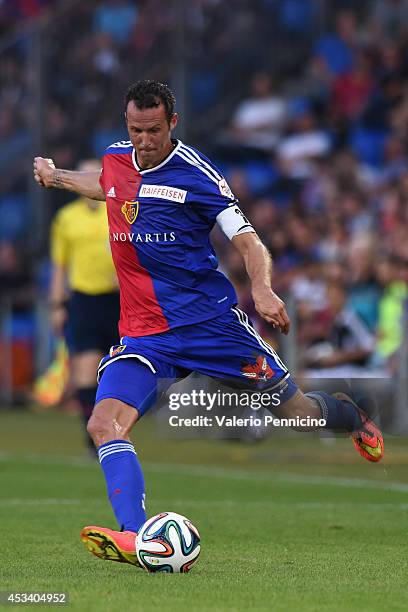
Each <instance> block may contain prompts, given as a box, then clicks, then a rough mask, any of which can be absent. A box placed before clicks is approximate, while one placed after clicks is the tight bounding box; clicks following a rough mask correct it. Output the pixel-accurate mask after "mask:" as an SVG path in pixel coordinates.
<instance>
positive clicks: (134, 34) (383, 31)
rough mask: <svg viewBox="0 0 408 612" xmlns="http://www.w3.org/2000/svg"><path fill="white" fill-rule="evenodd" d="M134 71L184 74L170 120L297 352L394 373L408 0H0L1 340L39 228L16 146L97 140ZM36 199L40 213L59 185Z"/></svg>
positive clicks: (29, 330)
mask: <svg viewBox="0 0 408 612" xmlns="http://www.w3.org/2000/svg"><path fill="white" fill-rule="evenodd" d="M34 32H37V33H38V32H40V33H41V35H42V40H43V45H42V60H41V62H42V63H41V65H42V71H41V74H40V73H39V70H38V65H37V67H36V65H35V63H34V64H33V63H32V61H33V60H32V53H33V47H32V45H31V42H32V38H33V36H34ZM40 77H41V86H42V88H43V91H42V108H41V117H42V118H43V133H42V134H41V138H40V139H38V136H37V141H34V140H33V138H34V137H33V133H34V132H35V130H36V129H38V125H37V123H38V121H40V119H41V117H40V116H39V114H38V109H37V111H36V109H35V104H34V101H33V93H32V92H33V90H35V86H36V79H37V80H38V78H40ZM141 77H150V78H157V79H160V80H162V81H164V82H167V83H169V84H170V86H173V87H177V86H179V87H181V86H183V91H182V92H181V91H179V90H178V89H176V95H177V96H178V99H179V102H180V101H181V103H182V104H181V108H180V107H179V110H182V112H183V116H182V129H183V134H182V135H183V138H184V139H185V140H187V141H188V142H189V144H193V145H195V146H197V147H198V148H200V149H201V150H203V151H204V152H206V153H208V154H209V156H210V157H211V158H212V159H213V160H214V161H215V163H217V164H218V165H219V166H220V168H221V169H222V170H223V172H224V173H225V175H226V177H227V179H228V181H229V184H230V186H231V188H232V190H233V192H234V193H235V195H236V196H237V197H238V198H239V199H240V202H241V205H242V208H243V210H244V211H245V213H246V214H247V215H248V216H249V217H250V219H251V220H252V222H253V224H254V225H255V227H256V229H257V230H258V232H259V234H260V236H261V237H262V239H263V240H264V242H265V244H266V245H267V246H268V247H269V249H270V251H271V254H272V256H273V259H274V288H275V289H276V291H277V292H278V293H279V294H280V295H281V296H283V297H284V298H285V299H286V300H289V301H290V302H291V303H292V302H293V304H294V308H292V313H293V312H294V313H295V318H296V321H297V326H296V327H297V355H296V357H297V365H298V368H299V369H300V370H307V371H309V372H310V373H313V372H318V373H320V374H323V373H324V372H328V373H330V374H331V375H333V376H335V375H336V374H339V375H346V376H353V375H356V376H359V375H365V374H368V375H369V374H370V373H371V374H372V375H378V374H379V373H384V372H387V373H389V372H390V373H393V372H394V371H395V368H396V359H395V355H396V351H397V350H398V347H399V346H400V343H401V340H402V338H403V336H404V329H405V328H404V313H406V310H407V308H406V305H407V301H408V155H407V153H408V151H407V144H408V140H407V135H408V134H407V129H408V86H407V85H408V81H407V77H408V0H363V1H361V2H352V1H345V0H327V1H319V0H235V1H234V2H227V1H225V0H190V1H189V2H188V3H187V2H183V1H182V0H181V1H179V2H177V1H175V2H162V1H160V0H134V1H132V0H105V1H101V0H88V1H87V2H77V1H76V0H70V1H69V2H67V1H63V0H60V1H58V0H19V1H18V0H2V1H1V0H0V78H1V90H0V168H1V170H0V300H1V299H3V303H4V298H5V297H7V296H8V298H10V296H11V297H12V300H13V306H12V310H13V315H12V317H13V321H12V324H10V323H9V322H5V321H4V318H5V317H3V334H2V337H3V340H4V335H5V333H6V332H7V333H8V334H12V335H13V338H14V341H13V345H14V347H15V349H14V350H15V351H17V352H18V350H19V349H18V346H20V345H21V346H24V347H25V348H24V350H23V353H24V354H25V355H29V354H30V351H31V350H32V348H30V346H31V347H32V344H33V341H34V340H33V339H34V337H35V329H34V327H35V324H34V321H35V317H34V315H33V312H34V304H35V303H36V297H38V295H39V294H40V291H41V287H42V286H44V285H45V284H46V280H44V279H45V277H46V274H44V269H46V265H44V262H46V261H47V244H46V242H45V241H44V240H42V241H40V243H38V241H35V240H34V241H33V237H32V236H30V227H31V225H30V224H31V220H32V219H33V217H34V216H35V211H33V202H32V198H31V197H30V193H31V194H32V187H30V180H31V179H30V178H29V171H30V168H31V156H32V153H33V152H35V153H37V154H38V153H40V154H44V155H45V154H46V155H47V156H49V157H52V158H53V159H54V160H55V163H56V165H57V166H60V167H67V168H72V167H75V166H76V164H77V163H78V161H79V160H80V159H83V158H88V157H100V156H101V154H102V152H103V150H104V148H105V147H106V146H107V145H109V144H110V143H111V142H114V141H117V140H121V139H122V138H125V137H126V133H125V132H124V123H123V115H122V113H123V108H122V95H123V92H124V90H125V89H126V87H127V86H128V84H129V83H130V82H132V81H134V80H137V79H138V78H141ZM39 142H40V143H41V145H42V147H43V148H42V150H41V151H39V152H38V151H34V146H38V143H39ZM30 190H31V191H30ZM48 200H49V201H48V207H49V215H48V217H49V218H46V221H47V224H49V221H50V218H51V216H52V214H53V212H55V210H56V209H57V208H58V207H60V206H61V205H62V204H63V203H65V202H66V201H68V200H69V195H67V194H66V193H63V192H53V193H50V194H49V196H48ZM214 243H215V246H216V248H217V252H218V253H219V254H220V265H221V267H222V269H224V270H225V271H226V272H227V273H228V274H229V276H230V278H231V279H232V280H233V282H234V284H235V286H236V287H237V289H238V293H239V298H240V305H241V306H242V307H243V308H244V309H246V310H247V311H248V312H249V313H250V314H251V315H252V317H253V319H254V321H256V325H257V326H258V328H259V330H260V331H261V333H262V334H263V335H264V336H265V337H267V338H269V339H270V340H271V341H272V342H273V343H274V344H276V345H277V346H278V347H279V337H278V336H277V335H276V334H275V333H274V330H273V329H271V328H270V327H269V326H267V325H265V324H264V323H263V322H262V321H260V320H259V319H258V318H257V315H256V313H255V312H253V307H252V304H251V297H250V289H249V285H248V282H247V280H246V275H245V273H244V271H243V264H242V261H241V259H240V257H239V255H238V254H237V253H236V252H234V251H233V250H232V249H231V247H230V245H229V244H228V243H227V241H226V240H225V239H224V238H223V237H222V236H221V234H220V233H219V232H218V230H215V233H214ZM5 330H6V331H5ZM7 330H8V331H7ZM19 342H20V345H19ZM21 343H22V344H21ZM24 351H25V352H24ZM27 351H28V353H27ZM16 354H17V353H16ZM16 359H17V358H16ZM17 361H18V363H19V364H21V363H23V362H24V359H23V357H21V355H20V357H18V359H17ZM31 361H32V360H31ZM31 361H30V359H29V358H27V360H26V362H27V367H26V370H24V373H23V374H21V376H20V378H21V380H22V381H23V384H26V383H27V382H29V381H30V378H31V377H32V376H33V375H34V373H33V372H32V371H31V372H30V367H29V363H31ZM16 363H17V362H16ZM16 370H18V368H17V365H16ZM16 376H17V379H18V375H16ZM20 382H21V381H20Z"/></svg>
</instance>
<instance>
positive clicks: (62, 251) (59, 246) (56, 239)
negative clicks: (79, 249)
mask: <svg viewBox="0 0 408 612" xmlns="http://www.w3.org/2000/svg"><path fill="white" fill-rule="evenodd" d="M50 251H51V261H52V263H53V264H55V265H57V266H66V265H67V263H68V243H67V239H66V236H65V233H64V224H63V220H62V218H61V214H58V213H57V215H56V216H55V218H54V221H53V222H52V224H51V234H50Z"/></svg>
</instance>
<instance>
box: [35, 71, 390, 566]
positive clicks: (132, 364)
mask: <svg viewBox="0 0 408 612" xmlns="http://www.w3.org/2000/svg"><path fill="white" fill-rule="evenodd" d="M174 107H175V99H174V96H173V94H172V92H171V91H170V89H169V88H168V87H167V86H166V85H163V84H161V83H158V82H156V81H150V80H145V81H139V82H137V83H136V84H134V85H132V86H131V87H130V88H129V90H128V92H127V94H126V98H125V119H126V125H127V129H128V132H129V137H130V140H129V141H123V142H118V143H115V144H113V145H111V146H110V147H108V149H107V150H106V153H105V155H104V158H103V167H102V172H101V174H100V175H99V173H97V172H71V171H67V170H61V169H56V168H54V167H53V165H52V164H51V163H50V162H49V161H48V160H47V159H44V158H41V157H37V158H35V160H34V176H35V179H36V181H37V182H38V183H39V184H40V185H43V186H45V187H56V188H60V189H68V190H71V191H75V192H78V193H81V194H82V195H84V196H86V197H90V198H94V199H97V200H99V199H101V198H102V197H106V203H107V211H108V220H109V228H110V240H111V248H112V255H113V260H114V263H115V266H116V270H117V274H118V279H119V286H120V299H121V317H120V324H119V327H120V335H121V336H122V338H121V343H120V344H119V345H118V346H115V347H112V348H111V350H110V353H109V354H108V355H107V356H106V357H105V358H104V359H103V360H102V363H101V364H100V367H99V387H98V391H97V397H96V405H95V408H94V410H93V413H92V416H91V418H90V420H89V423H88V431H89V433H90V435H91V436H92V438H93V440H94V442H95V445H96V447H97V448H98V452H99V459H100V463H101V467H102V469H103V472H104V475H105V479H106V484H107V490H108V495H109V499H110V502H111V505H112V508H113V511H114V513H115V516H116V519H117V521H118V523H119V526H120V530H121V531H114V530H111V529H108V528H105V527H97V526H89V527H85V528H84V529H83V530H82V532H81V537H82V540H83V542H84V543H85V545H86V546H87V548H88V549H89V550H90V551H91V552H92V553H93V554H95V555H96V556H98V557H101V558H103V559H108V560H114V561H122V562H128V563H133V564H137V557H136V552H135V533H136V532H137V531H138V529H140V527H141V525H142V524H143V523H144V521H145V520H146V513H145V487H144V480H143V473H142V470H141V466H140V464H139V461H138V458H137V455H136V452H135V449H134V447H133V444H132V443H131V441H130V439H129V434H130V431H131V429H132V427H133V425H134V424H135V423H136V422H137V420H138V419H140V417H142V416H143V414H144V413H145V412H146V411H147V410H148V409H149V408H150V406H152V404H153V403H154V402H155V400H156V397H157V393H158V385H159V382H160V385H161V389H162V387H163V380H166V381H171V380H174V379H176V378H181V377H183V376H186V375H187V374H189V373H190V372H192V371H196V372H200V373H202V374H205V375H209V376H212V377H214V378H216V379H217V378H218V379H224V380H225V379H230V380H231V379H232V380H236V381H238V382H242V381H246V383H247V386H248V387H251V388H253V389H258V390H259V389H265V390H266V389H267V390H269V391H270V392H274V393H276V392H279V393H280V395H281V404H280V406H279V407H277V408H274V414H275V416H277V417H278V418H282V417H287V418H296V417H302V418H304V417H308V416H309V417H311V418H316V419H319V418H322V417H323V418H324V419H325V420H326V427H327V428H328V429H331V430H341V431H348V432H350V435H351V437H352V440H353V442H354V445H355V447H356V449H357V450H358V452H359V453H360V454H361V455H362V456H363V457H365V458H366V459H368V460H370V461H379V460H380V459H381V457H382V455H383V439H382V435H381V432H380V431H379V430H378V428H377V427H376V425H375V424H374V423H373V422H372V421H371V420H370V419H369V418H368V416H367V415H366V414H365V413H364V412H363V411H362V410H361V409H360V408H359V407H358V406H357V405H356V404H355V403H354V402H353V400H352V399H351V398H350V397H349V396H347V395H345V394H334V395H329V394H327V393H325V392H313V393H308V394H303V393H302V392H301V391H300V390H299V389H298V388H297V386H296V385H295V383H294V382H293V381H292V379H291V377H290V374H289V372H288V370H287V369H286V367H285V365H284V364H283V363H282V361H281V360H280V358H279V357H278V355H277V354H276V353H275V352H274V350H273V349H272V348H271V347H270V346H269V345H268V344H267V343H266V342H265V341H264V340H263V339H262V338H261V337H260V336H259V335H258V334H257V332H256V331H255V329H254V328H253V327H252V325H251V323H250V321H249V319H248V317H247V315H246V314H245V313H244V312H242V311H241V310H240V309H238V308H237V305H236V304H237V298H236V294H235V291H234V288H233V287H232V285H231V283H230V282H229V281H228V280H227V278H226V277H225V276H224V275H223V274H221V272H219V270H218V269H217V259H216V255H215V253H214V250H213V248H212V246H211V243H210V240H209V233H210V231H211V229H212V227H213V226H214V224H215V223H216V222H217V223H218V224H219V225H220V227H221V229H222V230H223V231H224V232H225V234H226V235H227V236H228V238H230V239H231V240H232V242H233V244H234V246H235V247H236V248H237V249H238V251H239V252H240V253H241V254H242V257H243V259H244V262H245V265H246V269H247V272H248V275H249V277H250V280H251V287H252V297H253V300H254V303H255V307H256V310H257V312H258V313H259V314H260V315H261V316H262V317H263V318H264V319H265V320H266V321H268V322H269V323H271V324H272V325H274V326H276V327H277V328H279V330H280V331H281V332H282V333H284V334H287V333H288V332H289V326H290V322H289V318H288V315H287V312H286V309H285V304H284V302H283V301H282V300H281V299H280V298H279V297H278V296H277V295H276V294H275V293H274V292H273V290H272V288H271V283H272V278H271V277H272V264H271V258H270V256H269V254H268V251H267V249H266V248H265V247H264V245H263V244H262V243H261V241H260V240H259V238H258V236H257V234H256V232H255V230H254V229H253V227H252V226H251V224H250V222H249V221H248V219H246V217H245V216H244V215H243V214H242V212H241V211H240V209H239V208H238V204H237V201H236V199H235V198H234V195H233V194H232V193H231V190H230V188H229V187H228V184H227V182H226V180H225V179H224V178H223V177H222V176H221V174H220V172H219V170H218V169H217V168H216V167H215V166H214V165H213V164H212V163H211V162H210V161H209V160H208V159H207V158H206V157H205V156H204V155H202V154H201V153H200V152H198V151H197V150H196V149H194V148H193V147H190V146H187V145H185V144H183V143H182V142H181V141H180V140H175V139H173V138H172V130H173V129H174V128H175V127H176V125H177V120H178V116H177V113H175V111H174ZM249 373H250V374H251V376H248V374H249Z"/></svg>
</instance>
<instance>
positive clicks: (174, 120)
mask: <svg viewBox="0 0 408 612" xmlns="http://www.w3.org/2000/svg"><path fill="white" fill-rule="evenodd" d="M177 122H178V114H177V113H173V116H172V118H171V119H170V129H171V130H174V128H175V127H176V125H177Z"/></svg>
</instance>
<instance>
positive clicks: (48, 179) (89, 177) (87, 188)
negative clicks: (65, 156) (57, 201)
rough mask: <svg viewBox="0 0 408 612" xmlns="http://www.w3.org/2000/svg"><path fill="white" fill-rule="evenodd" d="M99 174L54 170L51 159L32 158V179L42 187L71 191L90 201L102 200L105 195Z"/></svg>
mask: <svg viewBox="0 0 408 612" xmlns="http://www.w3.org/2000/svg"><path fill="white" fill-rule="evenodd" d="M99 177H100V172H99V171H93V172H79V171H75V170H62V169H60V168H56V167H55V165H54V162H53V161H52V159H45V158H44V157H35V158H34V179H35V180H36V181H37V183H38V184H39V185H41V186H42V187H47V188H50V187H55V188H56V189H66V190H67V191H73V192H74V193H78V194H80V195H82V196H85V197H87V198H91V200H104V199H105V194H104V192H103V189H102V187H101V185H100V183H99Z"/></svg>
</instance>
